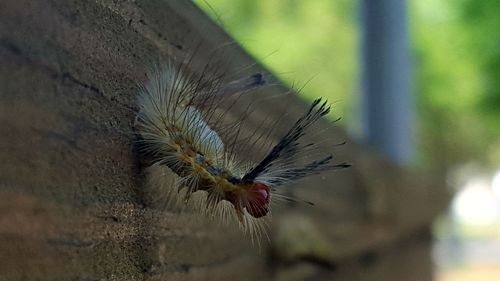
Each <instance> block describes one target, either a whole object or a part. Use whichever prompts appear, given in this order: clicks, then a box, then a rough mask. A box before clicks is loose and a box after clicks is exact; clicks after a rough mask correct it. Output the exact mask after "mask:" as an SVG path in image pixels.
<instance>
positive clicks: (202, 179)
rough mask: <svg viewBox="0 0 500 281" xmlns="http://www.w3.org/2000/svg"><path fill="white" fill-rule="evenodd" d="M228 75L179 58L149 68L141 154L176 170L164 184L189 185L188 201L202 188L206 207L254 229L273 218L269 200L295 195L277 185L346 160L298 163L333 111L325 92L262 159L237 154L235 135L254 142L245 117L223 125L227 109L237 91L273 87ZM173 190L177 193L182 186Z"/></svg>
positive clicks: (266, 80)
mask: <svg viewBox="0 0 500 281" xmlns="http://www.w3.org/2000/svg"><path fill="white" fill-rule="evenodd" d="M224 78H225V77H224V75H219V74H218V72H217V71H214V70H213V69H210V68H209V67H207V68H205V69H204V71H203V73H202V74H201V75H194V74H189V73H188V71H187V68H186V67H185V65H183V64H176V63H174V62H168V63H166V64H164V65H161V66H156V67H154V68H152V69H151V71H149V73H148V75H147V82H145V83H144V84H143V85H142V86H141V87H140V91H139V94H138V98H137V103H138V108H139V110H138V113H137V117H136V125H135V127H136V131H137V134H138V137H139V141H138V142H139V143H140V147H141V153H143V154H144V155H147V157H148V158H150V159H151V163H152V165H158V166H162V167H168V168H169V169H170V170H171V171H173V172H174V173H175V174H177V176H178V178H179V180H178V181H176V182H175V183H174V184H173V186H170V187H167V188H170V189H171V190H174V191H179V190H181V189H185V192H184V198H183V201H184V202H188V201H190V200H191V195H193V194H195V193H198V192H205V193H206V196H205V197H204V200H203V202H202V206H203V208H205V210H206V211H207V212H208V213H212V214H213V213H217V212H223V213H227V212H229V213H231V214H232V216H233V217H235V218H236V221H237V222H238V223H239V225H240V227H241V228H242V229H244V230H246V231H248V232H254V231H255V229H260V227H259V225H260V223H261V222H263V221H264V220H265V219H266V218H268V217H269V216H270V211H271V200H272V199H273V200H274V199H284V200H293V199H291V198H289V197H287V196H284V195H283V194H280V193H279V192H277V191H278V189H279V188H281V187H282V186H284V185H286V184H288V183H290V182H293V181H297V180H300V179H302V178H304V177H307V176H310V175H313V174H317V173H320V172H323V171H325V170H332V169H340V168H346V167H348V166H349V164H347V163H332V161H333V157H332V155H331V154H328V155H324V156H322V157H320V158H316V159H312V160H310V161H308V162H305V163H300V162H301V161H299V160H300V159H307V157H309V156H310V155H315V153H312V152H317V146H316V145H315V144H312V143H303V142H302V139H303V137H304V135H305V134H306V133H307V131H308V129H310V127H311V126H312V125H313V124H314V123H316V122H317V121H318V120H319V119H320V118H322V117H323V116H325V115H327V114H328V113H329V112H330V109H331V107H330V105H328V102H327V101H325V100H323V99H321V98H319V99H316V100H314V101H313V102H312V103H311V105H310V106H309V109H308V110H307V111H305V112H304V113H303V115H302V116H301V117H300V118H299V119H298V120H297V121H296V122H295V123H294V124H293V125H292V126H291V127H290V128H289V129H288V131H287V132H286V133H285V134H284V135H283V136H282V137H281V138H280V139H279V140H278V141H277V142H275V143H274V144H273V145H271V146H269V150H268V152H267V153H266V154H264V156H263V157H262V158H261V159H260V161H249V160H245V159H243V160H242V159H239V158H238V156H237V153H235V152H234V151H235V150H237V149H238V148H239V147H240V146H239V145H237V141H236V140H238V141H240V143H241V142H243V143H246V144H249V143H251V144H252V145H255V144H256V141H255V140H251V139H252V138H251V137H248V136H247V137H242V133H241V132H242V125H241V124H242V123H241V121H242V120H243V119H244V117H242V118H239V119H238V118H233V119H236V120H233V121H232V122H230V123H227V122H226V123H224V121H223V120H224V119H227V118H225V117H227V108H230V107H231V105H233V104H234V103H235V102H237V101H238V100H239V99H238V97H239V96H242V95H246V93H248V92H251V91H253V90H256V89H257V88H260V87H262V86H265V85H269V84H270V80H272V79H270V77H269V76H267V75H264V74H262V73H256V74H252V75H250V76H246V77H244V78H240V79H236V80H233V81H230V82H225V80H224ZM228 103H229V105H228ZM223 104H226V109H224V108H223V107H224V106H223ZM248 112H250V111H247V113H248ZM262 124H264V125H263V126H270V123H265V122H264V123H262ZM231 140H232V141H231ZM260 140H262V139H260ZM261 142H262V141H261ZM250 146H251V145H250ZM304 156H307V157H304ZM169 194H171V196H180V193H179V192H170V193H169ZM228 203H229V204H228Z"/></svg>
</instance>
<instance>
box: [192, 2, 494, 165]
mask: <svg viewBox="0 0 500 281" xmlns="http://www.w3.org/2000/svg"><path fill="white" fill-rule="evenodd" d="M196 3H197V4H198V5H199V6H200V7H202V9H204V10H205V11H207V13H209V14H210V15H212V16H213V17H214V18H216V20H218V21H219V23H220V24H221V25H222V26H223V27H224V28H225V29H226V30H227V31H228V32H229V33H230V34H231V35H232V36H233V37H234V38H236V40H237V41H238V42H239V43H240V44H242V45H243V46H244V48H246V49H247V50H248V51H249V52H250V53H251V54H253V55H254V56H255V57H257V58H259V59H260V60H261V62H262V63H263V64H265V65H266V66H268V67H269V68H270V69H271V70H272V71H274V72H275V74H277V75H278V76H279V77H281V79H283V81H285V82H286V83H288V84H289V85H295V86H296V87H298V88H301V87H302V86H304V88H303V89H302V90H301V94H303V95H304V97H306V98H313V97H317V96H323V97H327V98H328V99H329V100H330V101H333V102H335V103H336V104H337V105H336V106H335V108H336V109H337V110H336V112H335V115H337V116H342V117H344V120H345V121H344V122H345V123H344V124H346V125H347V126H350V127H353V128H356V125H355V123H356V121H357V119H356V118H357V115H358V114H357V113H356V99H357V97H358V94H359V90H360V87H359V64H360V63H359V31H358V28H359V13H358V5H359V3H358V1H353V0H337V1H330V0H315V1H308V0H273V1H264V0H258V1H255V0H238V1H234V0H196ZM408 7H409V15H410V27H411V30H410V35H411V36H410V37H411V41H412V42H411V44H412V48H413V65H414V70H413V73H414V80H413V81H414V93H415V97H416V99H415V100H416V103H417V104H416V107H417V122H416V124H415V126H416V143H417V154H416V157H415V162H416V164H417V165H420V166H423V167H427V168H429V169H434V170H438V171H443V172H445V171H447V170H448V169H450V168H453V167H454V166H456V165H461V164H464V163H470V162H473V163H480V165H481V166H484V167H487V168H495V167H498V165H500V128H499V125H498V124H499V121H500V32H499V30H500V16H498V15H500V2H499V1H496V0H483V1H476V0H410V1H409V4H408Z"/></svg>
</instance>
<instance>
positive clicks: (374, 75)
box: [360, 0, 414, 164]
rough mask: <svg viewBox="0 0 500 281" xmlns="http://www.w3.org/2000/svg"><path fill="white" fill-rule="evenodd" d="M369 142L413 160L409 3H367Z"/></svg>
mask: <svg viewBox="0 0 500 281" xmlns="http://www.w3.org/2000/svg"><path fill="white" fill-rule="evenodd" d="M360 4H361V18H362V25H361V29H362V30H361V34H362V40H361V42H362V43H361V44H362V46H361V48H362V49H361V52H362V72H361V76H362V78H361V79H362V96H361V100H360V105H361V113H362V116H361V120H362V125H361V126H362V133H363V138H364V140H365V141H366V142H368V143H369V144H372V145H374V146H375V147H376V148H378V149H379V150H380V151H382V152H383V153H385V154H386V155H388V156H389V157H390V158H391V159H393V160H394V161H396V162H397V163H399V164H405V163H408V161H409V160H410V159H411V157H412V155H413V141H412V136H413V130H412V128H413V110H414V108H413V98H412V93H411V85H410V84H411V83H410V76H411V73H410V72H411V71H410V67H411V64H410V50H409V42H408V41H409V35H408V19H407V3H406V1H405V0H381V1H374V0H361V2H360Z"/></svg>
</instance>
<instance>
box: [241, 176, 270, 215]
mask: <svg viewBox="0 0 500 281" xmlns="http://www.w3.org/2000/svg"><path fill="white" fill-rule="evenodd" d="M270 195H271V194H270V189H269V187H268V186H267V185H265V184H263V183H259V182H256V183H253V184H252V185H250V187H249V188H248V189H247V194H246V197H247V198H246V200H245V208H246V209H247V212H248V213H249V214H250V215H252V216H253V217H254V218H260V217H263V216H265V215H267V213H268V212H269V199H270Z"/></svg>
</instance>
